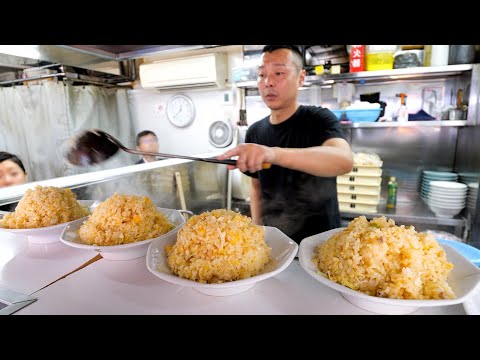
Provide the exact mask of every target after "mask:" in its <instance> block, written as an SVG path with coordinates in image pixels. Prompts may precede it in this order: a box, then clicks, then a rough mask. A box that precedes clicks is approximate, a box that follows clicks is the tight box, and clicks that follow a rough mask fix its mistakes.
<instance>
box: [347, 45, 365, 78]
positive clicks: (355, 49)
mask: <svg viewBox="0 0 480 360" xmlns="http://www.w3.org/2000/svg"><path fill="white" fill-rule="evenodd" d="M364 70H365V45H352V47H351V48H350V72H358V71H364Z"/></svg>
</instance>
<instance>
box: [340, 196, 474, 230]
mask: <svg viewBox="0 0 480 360" xmlns="http://www.w3.org/2000/svg"><path fill="white" fill-rule="evenodd" d="M341 215H342V217H345V218H350V217H351V218H355V217H357V216H359V215H365V217H366V218H367V219H372V218H374V217H378V216H386V217H388V218H391V219H393V220H395V221H399V222H402V223H408V222H414V223H417V224H432V225H447V226H465V224H466V221H467V220H466V219H465V218H464V217H463V216H460V215H457V216H455V217H453V218H452V219H447V218H441V217H437V216H436V215H435V213H433V212H432V211H431V210H430V209H429V208H428V206H427V205H426V204H425V203H424V202H423V201H421V200H419V201H414V202H408V203H406V202H405V203H397V207H396V208H395V209H387V207H386V204H385V202H383V203H382V202H380V204H378V213H375V214H359V213H354V212H341Z"/></svg>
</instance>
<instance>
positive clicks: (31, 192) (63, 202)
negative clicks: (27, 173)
mask: <svg viewBox="0 0 480 360" xmlns="http://www.w3.org/2000/svg"><path fill="white" fill-rule="evenodd" d="M99 203H100V202H99V201H95V200H77V197H76V195H75V194H74V193H73V192H72V191H71V190H70V189H68V188H67V189H62V188H58V187H53V186H36V187H35V188H33V189H28V190H27V191H26V192H25V194H24V196H23V197H22V198H21V199H20V201H19V203H18V205H17V207H16V208H15V211H13V212H10V213H8V212H7V213H5V212H2V214H0V232H9V233H12V234H15V235H22V236H26V237H27V238H28V240H29V241H30V242H31V243H36V244H45V243H52V242H57V241H60V235H61V233H62V231H63V229H64V228H65V227H66V226H67V225H68V224H71V223H72V222H73V221H75V220H85V219H86V218H87V216H88V215H89V214H90V213H91V212H92V211H93V210H94V209H95V207H96V206H97V205H98V204H99Z"/></svg>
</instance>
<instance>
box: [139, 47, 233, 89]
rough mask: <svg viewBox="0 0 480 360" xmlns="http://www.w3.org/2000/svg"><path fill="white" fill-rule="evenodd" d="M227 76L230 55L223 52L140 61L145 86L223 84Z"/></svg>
mask: <svg viewBox="0 0 480 360" xmlns="http://www.w3.org/2000/svg"><path fill="white" fill-rule="evenodd" d="M227 80H228V69H227V58H226V55H225V54H223V53H212V54H206V55H198V56H190V57H184V58H176V59H168V60H160V61H155V62H153V63H150V64H141V65H140V83H141V85H142V87H143V88H145V89H152V88H155V89H185V88H199V87H203V88H224V87H225V85H226V83H227Z"/></svg>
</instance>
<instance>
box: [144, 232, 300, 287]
mask: <svg viewBox="0 0 480 360" xmlns="http://www.w3.org/2000/svg"><path fill="white" fill-rule="evenodd" d="M176 241H177V234H171V235H169V236H166V237H163V238H161V239H158V240H155V241H154V242H152V243H151V244H150V246H149V247H148V252H147V268H148V270H150V272H151V273H152V274H154V275H155V276H158V277H159V278H160V279H162V280H165V281H168V282H170V283H173V284H176V285H180V286H185V287H192V288H193V289H195V290H196V291H198V292H199V293H202V294H205V295H212V296H227V295H235V294H239V293H241V292H244V291H247V290H248V289H250V288H251V287H253V286H254V285H255V284H256V283H257V282H259V281H261V280H265V279H267V278H269V277H272V276H274V275H276V274H278V273H280V272H281V271H283V270H284V269H286V268H287V266H288V265H290V263H291V262H292V261H293V258H294V257H295V255H296V254H297V250H298V244H297V243H296V242H295V241H293V240H292V239H290V238H289V237H288V236H287V235H285V234H284V233H283V232H281V231H280V230H279V229H277V228H274V227H271V226H265V242H266V243H267V245H268V246H270V247H271V248H272V251H271V253H270V256H271V257H272V259H273V261H271V262H270V263H269V264H267V265H266V267H265V270H264V271H263V272H262V273H261V274H259V275H256V276H252V277H250V278H248V279H242V280H236V281H230V282H224V283H220V284H202V283H199V282H196V281H193V280H188V279H184V278H181V277H178V276H177V275H174V274H173V273H172V272H171V271H170V268H169V267H168V263H167V256H166V254H165V246H166V245H168V244H170V245H173V244H175V242H176Z"/></svg>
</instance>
